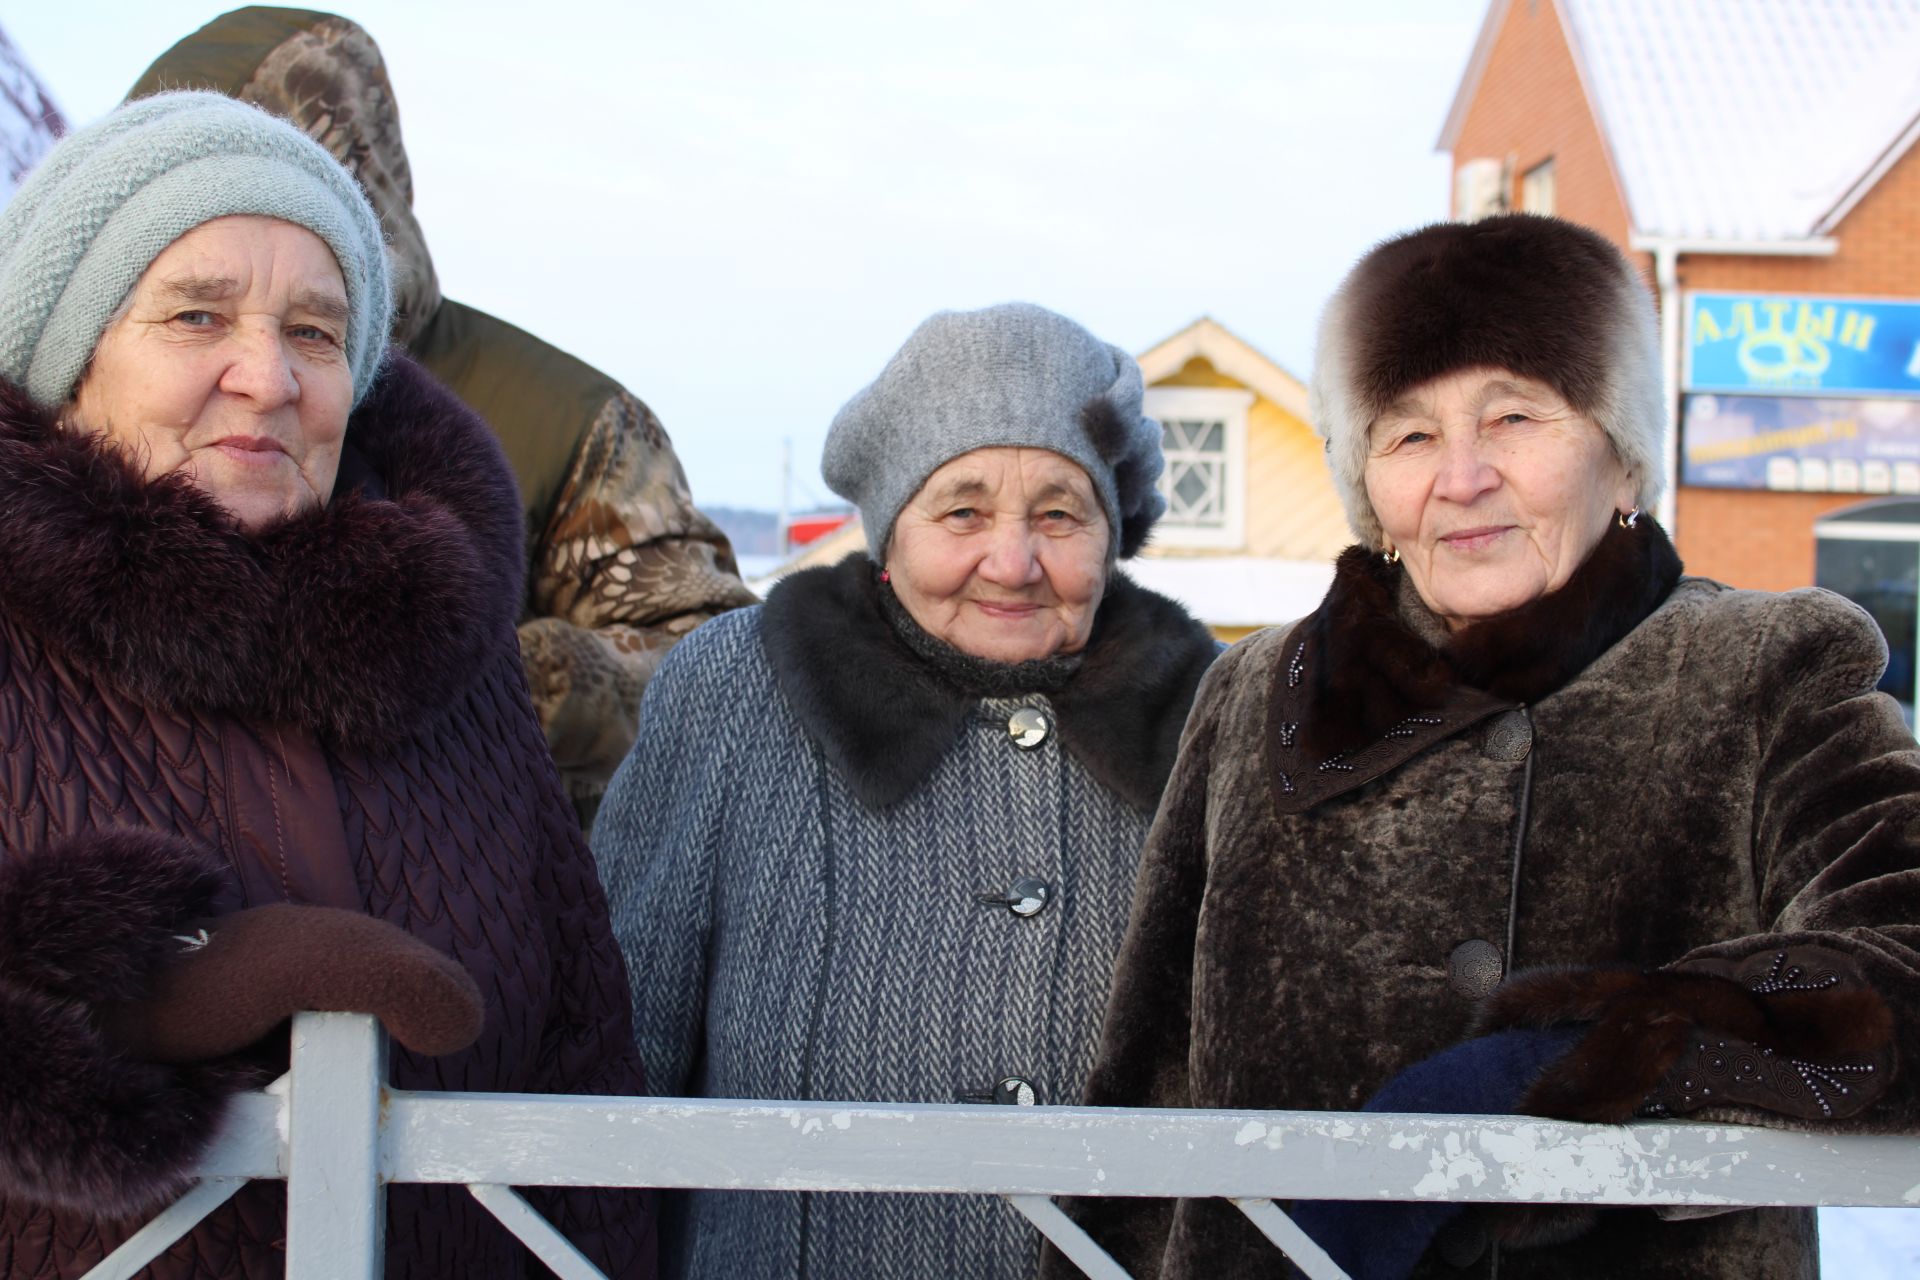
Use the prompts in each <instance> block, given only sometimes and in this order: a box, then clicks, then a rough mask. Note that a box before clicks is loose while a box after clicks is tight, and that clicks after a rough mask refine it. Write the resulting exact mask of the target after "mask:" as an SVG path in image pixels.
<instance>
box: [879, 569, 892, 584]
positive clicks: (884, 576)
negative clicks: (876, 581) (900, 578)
mask: <svg viewBox="0 0 1920 1280" xmlns="http://www.w3.org/2000/svg"><path fill="white" fill-rule="evenodd" d="M880 581H882V582H892V581H893V572H892V571H891V570H888V569H882V570H881V571H880Z"/></svg>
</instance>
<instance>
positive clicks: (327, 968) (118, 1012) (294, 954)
mask: <svg viewBox="0 0 1920 1280" xmlns="http://www.w3.org/2000/svg"><path fill="white" fill-rule="evenodd" d="M302 1010H314V1011H320V1012H333V1013H370V1014H372V1015H374V1016H375V1017H377V1018H379V1019H380V1021H381V1023H382V1024H384V1025H385V1027H386V1029H387V1031H388V1033H389V1034H391V1035H392V1036H393V1038H394V1039H395V1040H397V1041H399V1042H400V1043H401V1044H402V1045H405V1046H406V1047H407V1048H409V1049H411V1050H413V1051H414V1052H416V1053H423V1054H429V1055H438V1054H447V1053H457V1052H459V1051H460V1050H462V1049H464V1048H466V1047H467V1046H468V1045H470V1044H472V1043H473V1042H474V1041H475V1040H476V1039H478V1038H479V1035H480V1028H481V1024H482V1022H483V1021H484V1019H485V1006H484V1003H483V1001H482V1000H481V998H480V992H479V989H478V988H477V987H476V986H475V985H474V982H473V979H472V978H471V977H470V976H468V974H467V971H466V970H465V969H464V968H462V967H461V966H460V964H459V963H458V962H457V961H454V960H452V959H450V958H449V957H447V956H444V955H442V954H441V953H440V952H438V951H436V950H434V949H433V948H432V947H430V946H428V945H427V944H426V943H424V942H421V941H420V940H419V939H417V938H414V937H412V936H411V935H409V934H407V933H406V932H405V931H403V930H401V929H399V928H397V927H396V926H394V925H391V924H389V923H387V922H386V921H384V920H378V919H375V918H373V917H372V916H365V915H360V914H358V913H356V912H352V911H342V910H338V909H335V908H333V907H309V906H294V905H290V904H278V905H274V906H266V907H254V908H251V909H249V910H245V911H239V912H235V913H234V914H233V915H230V916H224V917H221V918H220V919H217V920H213V921H209V922H208V923H207V925H206V927H205V928H204V929H203V930H198V931H195V932H193V933H188V934H183V935H181V938H180V950H179V952H178V953H177V954H176V955H175V956H174V957H173V958H172V959H171V961H170V962H168V963H167V964H166V965H165V966H164V967H163V968H162V969H161V970H160V971H159V972H158V973H157V974H155V975H154V978H153V981H152V985H151V988H150V990H149V992H148V994H147V996H146V998H144V999H142V1000H138V1001H134V1002H130V1003H126V1004H119V1005H113V1006H109V1007H108V1008H106V1009H105V1010H103V1013H102V1025H103V1028H104V1030H105V1033H106V1035H107V1036H108V1038H109V1039H110V1040H111V1041H113V1042H115V1043H117V1044H118V1045H119V1046H120V1047H121V1048H122V1050H123V1051H124V1052H126V1053H127V1054H128V1055H129V1056H131V1057H135V1058H140V1059H144V1060H146V1061H150V1062H203V1061H206V1060H208V1059H212V1058H218V1057H221V1056H224V1055H226V1054H229V1053H233V1052H236V1051H237V1050H240V1049H244V1048H246V1047H247V1046H248V1045H250V1044H253V1043H255V1042H256V1041H258V1040H260V1039H261V1038H262V1037H264V1036H265V1035H267V1034H268V1033H269V1032H271V1031H272V1030H273V1029H274V1028H275V1027H277V1026H279V1025H280V1024H281V1023H283V1022H285V1021H286V1020H287V1018H288V1017H290V1016H291V1015H293V1014H294V1013H297V1012H300V1011H302Z"/></svg>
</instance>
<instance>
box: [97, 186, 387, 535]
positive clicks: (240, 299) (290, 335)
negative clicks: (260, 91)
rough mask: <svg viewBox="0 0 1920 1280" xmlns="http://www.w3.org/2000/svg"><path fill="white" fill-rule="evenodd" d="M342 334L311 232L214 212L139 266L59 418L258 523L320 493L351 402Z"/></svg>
mask: <svg viewBox="0 0 1920 1280" xmlns="http://www.w3.org/2000/svg"><path fill="white" fill-rule="evenodd" d="M346 339H347V287H346V282H345V281H344V280H343V279H342V278H341V275H340V267H339V264H338V263H337V262H335V261H334V257H333V251H332V250H330V249H328V248H327V245H326V242H325V241H324V240H322V239H320V237H318V236H316V235H314V234H313V232H311V231H308V230H307V229H306V228H305V227H298V226H295V225H293V224H292V223H290V222H282V221H280V220H278V219H276V218H258V217H231V218H216V219H215V220H213V221H212V222H207V223H202V224H201V225H200V226H198V227H195V228H194V229H193V230H192V231H189V232H187V233H186V234H185V235H183V236H181V237H180V238H179V239H178V240H175V241H174V242H173V243H172V244H170V245H168V246H167V248H166V250H165V251H164V252H163V253H161V254H160V256H159V257H157V258H155V259H154V260H153V262H152V264H151V265H150V266H148V267H147V270H146V274H144V275H142V276H141V277H140V280H139V282H138V283H136V284H135V285H134V287H133V292H132V294H131V295H130V296H129V298H128V303H127V306H126V307H124V308H123V314H122V315H121V316H120V318H119V319H117V320H115V321H114V322H113V323H112V324H110V325H108V326H107V329H106V332H105V333H103V334H101V335H100V343H99V345H98V346H96V347H95V348H94V352H93V359H92V361H91V362H90V363H89V364H88V366H87V373H86V376H85V378H84V379H83V380H82V382H81V383H80V386H79V387H78V388H77V389H76V390H75V392H74V397H73V401H72V403H71V404H70V405H69V406H68V409H67V412H66V413H65V414H64V415H63V417H64V420H65V421H66V423H67V424H68V425H69V426H71V427H73V428H75V429H78V430H84V431H91V432H95V433H97V434H100V435H103V436H105V437H106V438H107V439H109V440H111V441H113V442H114V443H115V444H117V445H119V446H120V447H121V448H122V449H123V450H124V451H125V453H126V455H127V456H128V457H129V458H130V459H132V460H133V462H134V464H135V465H136V466H138V467H139V468H140V469H141V471H142V472H143V474H145V476H146V477H147V478H148V479H149V480H153V479H158V478H159V477H161V476H164V475H169V474H171V473H173V472H176V471H177V472H180V473H182V474H184V475H185V476H187V477H188V478H189V479H191V480H192V481H193V483H194V485H195V486H196V487H198V488H200V489H201V490H203V491H205V492H206V493H207V494H208V495H210V496H211V497H212V498H213V499H214V500H215V501H217V502H218V503H219V504H220V505H221V506H223V507H225V508H226V509H227V510H228V511H229V512H231V513H232V514H233V516H234V518H235V520H237V521H238V522H239V524H240V526H241V528H243V529H247V530H255V529H259V528H260V527H262V526H263V525H266V524H268V523H271V522H272V521H274V520H276V519H279V518H282V517H286V516H291V515H296V514H298V513H300V512H302V511H308V510H311V509H313V508H316V507H320V506H324V505H325V504H326V501H327V499H328V498H329V497H330V496H331V495H332V493H333V480H334V476H335V474H336V473H337V472H338V470H339V466H340V446H341V443H342V442H343V441H344V439H345V438H346V432H347V414H348V413H349V411H350V410H351V409H352V407H353V372H352V370H351V368H350V367H349V366H348V363H347V351H346Z"/></svg>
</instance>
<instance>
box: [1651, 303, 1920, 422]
mask: <svg viewBox="0 0 1920 1280" xmlns="http://www.w3.org/2000/svg"><path fill="white" fill-rule="evenodd" d="M1686 385H1687V390H1689V391H1736V392H1739V391H1744V392H1750V393H1752V392H1759V393H1764V394H1768V395H1809V396H1814V395H1818V396H1854V395H1858V396H1920V302H1888V301H1882V300H1875V299H1866V298H1829V297H1822V296H1816V295H1813V294H1760V293H1694V294H1689V295H1688V297H1687V368H1686Z"/></svg>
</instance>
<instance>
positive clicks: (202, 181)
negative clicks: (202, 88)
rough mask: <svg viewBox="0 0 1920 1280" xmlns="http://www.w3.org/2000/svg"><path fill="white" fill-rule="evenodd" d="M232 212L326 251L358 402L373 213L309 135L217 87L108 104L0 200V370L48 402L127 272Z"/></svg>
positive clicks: (380, 351) (376, 319) (108, 312)
mask: <svg viewBox="0 0 1920 1280" xmlns="http://www.w3.org/2000/svg"><path fill="white" fill-rule="evenodd" d="M232 214H258V215H262V216H265V217H269V218H280V219H283V220H285V221H287V222H291V223H294V224H296V225H298V226H302V227H305V228H307V229H308V230H309V231H311V232H313V233H314V234H315V235H317V236H319V237H320V238H321V239H322V240H324V241H326V243H327V246H328V247H329V248H331V249H332V250H333V256H334V258H335V259H336V260H337V261H338V262H339V264H340V274H341V276H342V277H343V278H344V279H345V281H346V285H347V310H348V320H347V359H348V364H349V367H350V368H351V369H352V370H353V392H354V403H355V404H358V403H359V401H360V397H362V396H363V395H365V394H366V391H367V388H368V387H369V386H370V385H372V382H373V375H374V373H375V372H376V371H377V370H378V369H379V367H380V361H381V359H382V358H383V357H384V355H385V354H386V335H387V327H388V325H389V324H390V323H391V319H392V313H393V296H392V289H391V287H390V285H389V283H388V277H387V258H386V247H385V244H384V242H383V241H382V240H381V237H380V221H379V219H378V218H376V217H375V216H374V212H373V209H372V208H371V207H370V206H369V205H368V204H367V199H366V197H365V196H364V195H362V194H361V192H360V188H359V187H358V186H356V185H355V183H354V181H353V178H352V176H351V175H350V174H348V172H347V171H346V170H345V169H343V168H341V167H340V165H339V163H338V162H337V161H335V160H334V158H333V157H332V156H330V155H328V154H327V152H326V149H325V148H324V147H322V146H320V144H319V143H317V142H315V141H313V140H312V139H311V138H309V137H307V136H306V135H305V134H304V133H301V132H300V131H299V130H298V129H296V128H294V127H293V126H292V125H290V124H288V123H286V122H285V121H283V120H279V119H276V118H275V117H273V116H270V115H268V114H267V113H266V112H264V111H261V110H260V109H259V108H257V107H251V106H248V105H247V104H245V103H243V102H237V101H235V100H234V99H232V98H228V97H226V96H224V95H222V94H217V93H165V94H160V95H158V96H156V97H152V98H143V99H141V100H140V101H138V102H133V103H129V104H127V105H126V106H123V107H120V108H119V109H118V110H116V111H114V112H113V113H112V114H111V115H109V116H107V117H106V118H105V119H103V120H100V121H98V122H97V123H95V124H92V125H89V126H88V127H87V128H85V129H82V130H80V131H79V132H77V133H74V134H71V135H70V136H68V137H67V138H66V139H65V140H63V141H62V142H61V143H60V144H59V145H58V146H56V147H55V148H54V149H53V150H52V151H51V152H49V153H48V155H47V157H46V159H45V160H44V161H42V162H41V164H40V167H39V168H38V169H36V170H34V172H33V173H32V174H31V175H30V176H29V177H28V178H27V180H26V182H25V183H23V184H22V185H21V187H20V190H19V191H18V192H16V193H15V194H14V197H13V199H12V201H11V202H9V203H8V205H7V206H6V208H5V209H4V210H0V376H4V377H6V378H8V379H9V380H11V381H12V382H14V383H15V384H17V385H18V386H20V387H22V388H23V389H24V390H25V391H26V393H27V395H28V396H29V397H31V398H32V399H33V400H34V402H35V403H37V404H41V405H44V406H48V407H53V406H57V405H59V404H61V403H63V402H64V401H65V400H66V399H67V397H68V396H69V395H71V394H72V392H73V388H74V384H75V383H77V382H78V381H79V380H80V376H81V374H82V373H83V372H84V371H85V369H86V365H87V361H88V360H89V359H90V358H91V357H92V355H93V349H94V347H95V346H96V345H97V344H98V343H99V341H100V335H101V333H103V332H104V331H105V330H106V327H107V324H108V322H109V321H110V320H111V319H112V318H113V314H114V312H115V311H116V310H118V309H119V306H120V304H121V302H122V301H123V300H124V299H125V298H126V296H127V293H128V292H129V291H130V290H131V289H132V288H133V286H134V284H135V283H136V282H137V281H138V280H139V279H140V276H141V273H142V272H144V271H145V270H146V269H147V267H148V266H149V265H150V264H151V263H152V262H153V260H154V259H155V258H157V257H159V256H160V254H161V253H162V252H163V251H164V250H165V249H166V247H167V246H168V245H170V244H172V243H173V242H174V241H175V240H177V239H179V238H180V237H181V236H182V235H185V234H186V233H187V232H189V231H191V230H193V228H195V227H197V226H199V225H200V224H201V223H203V222H211V221H212V220H213V219H215V218H224V217H227V216H229V215H232Z"/></svg>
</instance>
